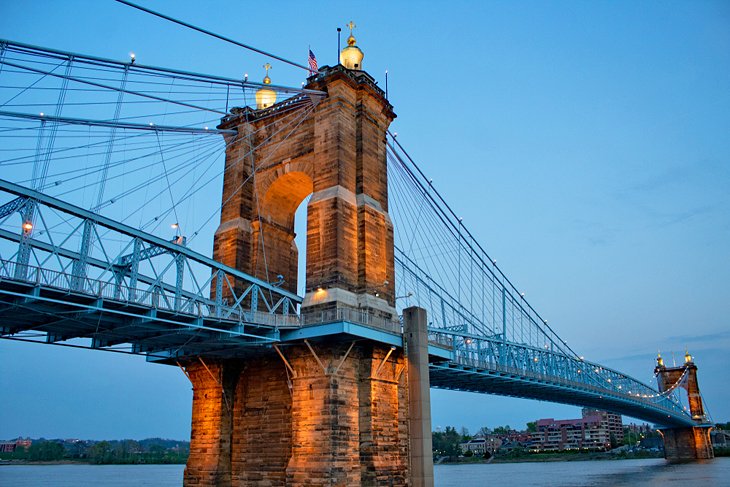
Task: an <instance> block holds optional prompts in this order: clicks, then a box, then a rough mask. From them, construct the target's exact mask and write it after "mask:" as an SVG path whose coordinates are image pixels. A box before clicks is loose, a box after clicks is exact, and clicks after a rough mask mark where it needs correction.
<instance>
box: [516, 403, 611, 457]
mask: <svg viewBox="0 0 730 487" xmlns="http://www.w3.org/2000/svg"><path fill="white" fill-rule="evenodd" d="M536 423H537V431H536V432H533V433H532V434H531V437H532V438H531V440H530V442H529V445H528V448H529V449H530V450H531V451H535V452H539V451H561V450H579V449H584V450H594V451H605V450H609V449H611V443H612V441H613V443H614V444H619V443H621V441H622V440H623V426H622V422H621V416H620V415H618V414H614V413H609V412H607V411H598V410H595V409H588V408H584V409H583V417H581V418H578V419H560V420H556V419H553V418H546V419H538V420H537V422H536Z"/></svg>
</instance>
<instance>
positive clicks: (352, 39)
mask: <svg viewBox="0 0 730 487" xmlns="http://www.w3.org/2000/svg"><path fill="white" fill-rule="evenodd" d="M345 27H348V28H349V29H350V37H348V38H347V45H348V46H354V45H355V36H354V35H352V30H353V29H354V28H355V27H357V26H356V25H355V22H353V21H352V20H351V21H350V23H349V24H347V25H346V26H345Z"/></svg>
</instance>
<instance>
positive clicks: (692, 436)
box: [654, 352, 714, 462]
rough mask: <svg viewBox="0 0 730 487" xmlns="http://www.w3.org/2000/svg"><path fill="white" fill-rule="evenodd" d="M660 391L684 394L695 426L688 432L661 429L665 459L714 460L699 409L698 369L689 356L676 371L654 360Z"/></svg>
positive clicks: (684, 429) (700, 406)
mask: <svg viewBox="0 0 730 487" xmlns="http://www.w3.org/2000/svg"><path fill="white" fill-rule="evenodd" d="M654 374H655V375H656V376H657V382H658V384H659V390H660V391H661V392H664V391H666V390H668V389H670V388H673V387H681V388H683V389H685V390H686V391H687V396H688V398H689V411H690V414H691V415H692V419H694V420H695V421H697V426H692V427H687V428H666V429H662V430H661V433H662V437H663V438H664V457H665V458H666V459H667V460H670V461H679V462H681V461H691V460H698V459H709V458H714V452H713V451H712V442H711V440H710V429H711V428H710V427H709V425H708V424H706V423H707V420H706V416H705V409H704V407H703V405H702V396H701V395H700V386H699V384H698V382H697V366H696V365H695V363H694V361H693V360H692V356H691V355H690V354H689V352H687V353H686V355H685V356H684V364H683V365H681V366H679V367H666V366H665V365H664V360H663V359H662V357H661V355H660V356H658V357H657V366H656V368H655V369H654Z"/></svg>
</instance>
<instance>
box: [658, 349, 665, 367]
mask: <svg viewBox="0 0 730 487" xmlns="http://www.w3.org/2000/svg"><path fill="white" fill-rule="evenodd" d="M656 363H657V365H658V366H659V367H664V359H663V358H662V353H661V352H657V354H656Z"/></svg>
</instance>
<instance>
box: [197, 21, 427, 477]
mask: <svg viewBox="0 0 730 487" xmlns="http://www.w3.org/2000/svg"><path fill="white" fill-rule="evenodd" d="M353 27H354V25H353ZM341 63H342V64H339V65H337V66H335V67H327V66H324V67H322V68H321V69H320V70H319V72H318V73H316V75H314V76H312V77H310V78H309V79H308V85H307V86H306V88H310V89H316V90H320V91H324V92H326V93H327V96H326V97H325V98H323V99H322V100H321V101H319V102H318V103H317V104H316V105H315V106H314V107H313V108H312V110H311V113H309V114H305V116H302V113H304V111H303V110H292V104H295V103H297V100H293V101H292V100H287V101H285V102H281V103H278V104H277V103H275V95H276V94H275V92H274V91H273V90H270V89H268V88H267V87H264V88H262V89H261V90H259V93H258V94H257V100H256V102H257V108H256V109H252V108H250V107H245V108H234V109H233V110H231V114H230V115H228V116H226V117H225V118H224V119H223V121H222V123H221V127H224V128H226V129H235V130H237V135H235V136H228V139H227V144H228V145H227V149H226V163H225V164H226V172H225V177H224V182H223V208H222V211H221V223H220V226H219V227H218V230H217V231H216V234H215V240H214V250H213V256H214V258H215V259H216V260H218V261H219V262H222V263H225V264H227V265H229V266H232V267H235V268H237V269H240V270H242V271H244V272H246V273H248V274H251V275H253V276H256V277H258V278H260V279H263V280H268V281H269V282H272V281H275V280H277V278H278V276H281V277H280V278H278V280H279V281H281V282H282V284H281V285H282V286H283V287H284V288H286V289H287V290H289V291H293V292H296V290H297V264H298V249H297V247H296V245H295V243H294V237H295V235H294V214H295V212H296V210H297V208H298V206H299V205H300V204H301V203H302V202H303V201H304V200H305V198H306V197H307V196H309V195H310V194H311V195H312V196H311V199H310V200H309V203H308V205H307V259H306V294H305V297H304V303H303V306H302V317H303V319H304V320H305V321H306V324H307V325H312V326H307V327H304V328H302V329H300V330H296V331H295V332H289V333H290V334H291V333H296V336H295V339H294V340H292V339H291V337H289V339H288V340H287V343H286V345H283V346H281V347H276V346H274V347H273V348H272V347H264V346H262V347H260V348H256V349H253V351H248V352H242V353H246V354H247V355H245V356H241V357H240V358H237V359H220V360H215V359H214V358H206V357H205V356H203V357H202V358H201V360H200V361H198V362H190V363H187V364H185V366H186V371H187V373H188V376H189V377H190V380H191V382H192V383H193V390H194V393H193V419H192V435H191V446H190V458H189V460H188V464H187V468H186V471H185V485H188V486H192V485H195V486H198V485H201V486H211V485H223V486H228V485H247V486H250V485H262V486H264V485H265V486H278V485H280V486H284V485H302V486H303V485H322V486H324V485H327V486H360V485H413V486H429V485H431V486H432V485H433V466H432V458H431V437H430V431H431V430H430V403H429V384H428V340H427V334H426V316H425V312H424V311H423V310H419V309H417V308H409V309H408V310H406V311H405V313H404V327H405V336H406V340H407V343H408V347H407V348H408V355H407V356H406V354H405V352H404V350H403V348H402V347H401V346H395V344H386V343H384V342H383V341H378V340H375V339H373V338H372V337H373V335H372V333H377V329H376V328H378V327H383V328H390V331H391V334H390V335H389V336H391V337H392V336H393V335H392V332H393V331H396V330H397V332H398V333H400V325H399V324H398V322H397V319H398V318H397V315H396V312H395V295H394V290H395V282H394V281H395V279H394V247H393V226H392V223H391V220H390V217H389V215H388V181H387V168H386V161H387V159H386V157H387V156H386V133H387V129H388V126H389V125H390V123H391V122H392V120H393V119H394V118H395V114H394V112H393V107H392V106H391V105H390V103H389V102H388V100H387V99H386V98H385V94H384V93H383V91H382V90H381V89H380V88H379V87H378V86H377V85H376V83H375V81H374V80H373V78H372V77H371V76H370V75H368V74H367V73H366V72H364V71H362V70H361V69H362V64H361V63H362V52H361V51H360V50H359V49H358V48H357V47H356V46H355V38H354V37H353V36H352V35H351V36H350V38H349V39H348V46H347V47H346V48H345V49H344V50H343V53H342V56H341ZM268 69H269V67H267V76H266V79H265V80H264V83H265V84H269V83H270V79H269V77H268ZM302 96H306V95H302ZM297 117H299V118H297ZM213 292H221V293H223V297H224V298H229V297H230V294H231V293H230V291H227V290H226V289H225V288H223V289H221V288H220V287H219V288H218V289H217V290H216V289H214V290H213ZM253 307H254V306H253V303H252V308H253ZM355 316H357V317H360V318H359V320H358V319H356V320H355V322H359V323H362V321H361V320H362V317H363V316H366V317H368V318H367V319H368V320H372V321H368V323H370V324H371V327H370V328H368V330H371V331H370V332H368V333H371V335H367V334H365V335H363V334H361V335H353V334H352V333H351V332H343V331H333V330H335V329H336V327H337V325H338V322H339V323H344V322H348V321H351V320H352V318H353V317H355ZM322 323H326V325H322ZM318 325H320V326H319V328H318ZM348 326H349V325H348ZM348 329H349V328H348ZM316 330H322V331H321V332H320V331H316ZM282 333H285V331H282ZM399 336H400V335H398V345H400V344H401V343H402V342H401V341H400V339H399ZM298 337H301V338H300V339H297V338H298ZM249 350H250V349H249Z"/></svg>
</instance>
